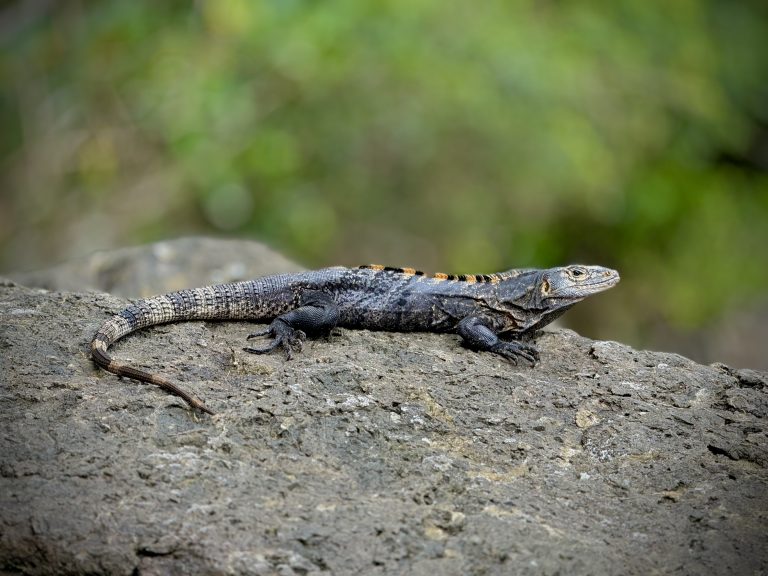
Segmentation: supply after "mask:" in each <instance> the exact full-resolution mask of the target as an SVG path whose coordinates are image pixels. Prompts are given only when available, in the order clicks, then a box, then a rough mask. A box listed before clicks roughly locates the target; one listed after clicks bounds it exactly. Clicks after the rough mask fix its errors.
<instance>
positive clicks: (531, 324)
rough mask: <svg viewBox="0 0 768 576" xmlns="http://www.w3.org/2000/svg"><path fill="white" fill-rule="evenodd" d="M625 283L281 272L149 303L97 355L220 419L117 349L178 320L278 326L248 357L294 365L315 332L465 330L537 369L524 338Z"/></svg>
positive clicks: (597, 275)
mask: <svg viewBox="0 0 768 576" xmlns="http://www.w3.org/2000/svg"><path fill="white" fill-rule="evenodd" d="M618 281H619V274H618V272H616V271H615V270H610V269H608V268H603V267H600V266H581V265H573V266H565V267H561V268H549V269H545V270H538V269H519V270H508V271H507V272H500V273H497V274H480V275H470V274H466V275H460V276H456V275H449V274H433V275H431V276H428V275H425V274H424V273H423V272H419V271H416V270H414V269H413V268H390V267H384V266H378V265H376V266H361V267H359V268H343V267H334V268H325V269H323V270H316V271H310V272H299V273H294V274H279V275H275V276H266V277H263V278H257V279H255V280H248V281H245V282H237V283H233V284H219V285H215V286H207V287H205V288H194V289H191V290H181V291H178V292H171V293H169V294H164V295H162V296H155V297H154V298H148V299H144V300H139V301H137V302H135V303H134V304H132V305H130V306H128V307H127V308H126V309H125V310H123V311H122V312H120V313H119V314H117V315H116V316H114V317H112V318H111V319H110V320H107V321H106V322H105V323H104V324H103V325H102V326H101V328H99V331H98V332H97V333H96V334H95V336H94V337H93V340H92V342H91V353H92V355H93V359H94V361H95V362H96V363H97V364H98V365H99V366H101V367H102V368H104V369H106V370H108V371H109V372H112V373H114V374H117V375H119V376H126V377H128V378H134V379H136V380H140V381H142V382H148V383H151V384H156V385H157V386H160V387H161V388H163V389H164V390H167V391H168V392H172V393H174V394H176V395H178V396H180V397H181V398H183V399H184V400H185V401H186V402H187V403H189V405H190V406H192V407H193V408H197V409H199V410H202V411H203V412H207V413H209V414H213V411H212V410H210V409H209V408H208V407H207V406H205V404H203V403H202V402H201V401H200V400H198V399H197V398H195V397H194V396H193V395H191V394H190V393H188V392H186V391H185V390H183V389H182V388H180V387H179V386H177V385H176V384H174V383H173V382H171V381H169V380H168V379H166V378H164V377H162V376H159V375H156V374H152V373H149V372H145V371H143V370H139V369H137V368H134V367H132V366H128V365H126V364H123V363H121V362H119V361H117V360H113V359H112V357H111V356H110V355H109V354H108V352H107V349H108V348H109V346H110V345H112V344H114V343H115V342H116V341H117V340H119V339H120V338H122V337H123V336H125V335H127V334H130V333H131V332H134V331H136V330H139V329H141V328H146V327H147V326H154V325H157V324H165V323H168V322H181V321H186V320H250V321H264V320H271V321H272V322H271V324H270V325H269V327H268V328H267V329H265V330H262V331H261V332H257V333H255V334H251V335H250V336H248V338H249V339H250V338H253V337H257V336H270V337H271V338H272V341H271V343H270V344H269V345H267V346H266V347H263V348H253V347H246V348H243V349H244V350H245V351H246V352H252V353H255V354H262V353H265V352H269V351H271V350H273V349H275V348H277V347H280V348H282V349H283V350H284V351H285V352H286V354H287V356H288V358H289V359H290V358H291V356H292V355H293V353H294V352H298V351H300V350H301V348H302V342H303V340H304V339H305V337H306V336H307V335H309V336H316V335H320V334H325V333H328V332H329V331H330V330H331V329H333V328H334V327H336V326H343V327H346V328H364V329H368V330H391V331H402V332H405V331H423V332H456V333H458V334H459V335H460V336H461V337H462V339H463V342H464V344H465V345H466V346H467V347H469V348H471V349H473V350H478V351H481V350H485V351H489V352H494V353H496V354H499V355H501V356H503V357H504V358H506V359H507V360H509V361H511V362H512V363H514V364H517V363H518V362H519V361H525V362H528V363H529V364H531V365H535V363H536V361H537V360H538V358H539V354H538V351H537V350H536V348H535V347H533V346H531V345H530V344H526V343H523V342H521V341H520V340H519V338H520V336H522V335H524V334H529V333H532V332H533V331H535V330H538V329H539V328H542V327H543V326H545V325H547V324H549V323H550V322H552V320H554V319H555V318H557V317H558V316H560V315H561V314H562V313H563V312H565V311H566V310H567V309H568V308H570V307H571V306H573V305H574V304H575V303H576V302H578V301H580V300H583V299H584V298H586V297H587V296H590V295H592V294H596V293H598V292H602V291H603V290H607V289H608V288H610V287H611V286H614V285H615V284H616V283H617V282H618ZM500 336H501V338H500Z"/></svg>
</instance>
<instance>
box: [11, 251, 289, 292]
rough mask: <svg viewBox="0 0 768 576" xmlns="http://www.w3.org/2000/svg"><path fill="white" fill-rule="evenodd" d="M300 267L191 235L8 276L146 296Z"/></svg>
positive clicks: (28, 282) (56, 286)
mask: <svg viewBox="0 0 768 576" xmlns="http://www.w3.org/2000/svg"><path fill="white" fill-rule="evenodd" d="M298 270H301V267H300V266H299V265H298V264H294V263H293V262H291V261H290V260H287V259H286V258H284V257H283V256H281V255H280V254H277V253H276V252H274V251H272V250H270V249H269V248H267V247H266V246H264V245H263V244H259V243H258V242H248V241H244V240H222V239H212V238H201V237H189V238H179V239H177V240H168V241H165V242H157V243H155V244H149V245H144V246H133V247H131V248H122V249H120V250H110V251H99V252H95V253H93V254H91V255H90V256H86V257H84V258H78V259H75V260H70V261H69V262H65V263H63V264H61V265H59V266H54V267H52V268H48V269H45V270H36V271H33V272H20V273H16V274H11V275H10V276H9V278H11V279H12V280H14V281H16V282H18V283H19V284H23V285H24V286H30V287H36V288H46V289H48V290H67V291H70V292H73V291H76V292H84V291H88V290H90V291H99V292H109V293H110V294H114V295H117V296H125V297H128V298H146V297H148V296H153V295H155V294H163V293H165V292H172V291H174V290H181V289H182V288H190V287H194V286H207V285H209V284H222V283H224V282H237V281H239V280H248V279H250V278H253V277H255V276H261V275H264V274H280V273H282V272H296V271H298Z"/></svg>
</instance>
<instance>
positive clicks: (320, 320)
mask: <svg viewBox="0 0 768 576" xmlns="http://www.w3.org/2000/svg"><path fill="white" fill-rule="evenodd" d="M338 321H339V307H338V306H337V304H336V303H335V302H334V301H333V298H331V297H330V296H329V295H328V294H326V293H325V292H316V291H312V292H306V293H305V294H304V295H303V298H302V301H301V306H300V307H299V308H295V309H294V310H291V311H289V312H286V313H285V314H282V315H281V316H278V317H277V318H275V319H274V320H273V321H272V323H271V324H270V325H269V328H267V329H266V330H262V331H261V332H256V333H254V334H249V335H248V340H250V339H251V338H257V337H259V336H267V335H269V336H271V337H272V338H273V340H272V342H271V343H270V344H269V345H267V346H265V347H263V348H253V347H250V346H249V347H246V348H243V350H245V351H246V352H250V353H251V354H266V353H267V352H271V351H272V350H274V349H275V348H277V347H278V346H279V347H281V348H282V349H283V350H285V353H286V355H287V356H288V360H290V359H291V358H293V353H294V352H301V349H302V347H303V344H304V340H305V339H306V337H307V334H309V335H311V336H315V335H320V334H327V333H329V332H330V331H331V330H333V328H334V327H335V326H336V323H337V322H338Z"/></svg>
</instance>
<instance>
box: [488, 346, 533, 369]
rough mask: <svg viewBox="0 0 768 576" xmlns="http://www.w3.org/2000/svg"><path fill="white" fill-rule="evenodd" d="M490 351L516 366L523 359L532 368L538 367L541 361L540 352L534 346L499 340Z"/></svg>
mask: <svg viewBox="0 0 768 576" xmlns="http://www.w3.org/2000/svg"><path fill="white" fill-rule="evenodd" d="M490 351H491V352H494V353H495V354H499V355H500V356H503V357H504V358H506V359H507V360H509V362H511V363H512V364H514V365H515V366H517V365H518V364H519V363H520V359H521V358H522V359H523V360H525V361H526V362H528V363H529V364H530V365H531V366H536V362H538V360H539V351H538V350H537V349H536V348H535V347H534V346H531V345H530V344H523V343H522V342H507V341H506V340H499V341H498V342H497V343H496V344H494V345H493V346H491V348H490Z"/></svg>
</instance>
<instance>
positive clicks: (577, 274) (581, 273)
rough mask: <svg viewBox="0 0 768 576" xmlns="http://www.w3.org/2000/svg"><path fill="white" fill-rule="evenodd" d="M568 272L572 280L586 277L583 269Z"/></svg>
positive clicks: (572, 269) (573, 269)
mask: <svg viewBox="0 0 768 576" xmlns="http://www.w3.org/2000/svg"><path fill="white" fill-rule="evenodd" d="M568 272H569V273H570V274H571V277H572V278H575V279H579V278H582V277H583V276H585V275H586V272H585V271H584V269H583V268H571V269H570V270H568Z"/></svg>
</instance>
